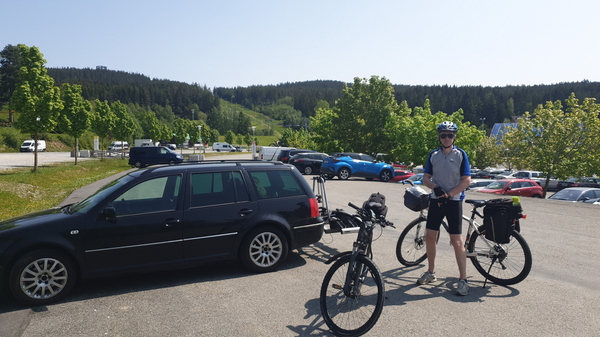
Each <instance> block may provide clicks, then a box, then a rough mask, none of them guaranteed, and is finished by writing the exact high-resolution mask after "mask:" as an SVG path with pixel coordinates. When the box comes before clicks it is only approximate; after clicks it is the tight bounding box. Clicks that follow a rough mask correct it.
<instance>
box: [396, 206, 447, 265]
mask: <svg viewBox="0 0 600 337" xmlns="http://www.w3.org/2000/svg"><path fill="white" fill-rule="evenodd" d="M426 223H427V219H426V218H422V217H419V218H416V219H415V220H413V221H412V222H411V223H409V224H408V225H407V226H406V228H404V230H403V231H402V234H400V237H399V238H398V243H396V258H397V259H398V261H399V262H400V263H401V264H403V265H405V266H407V267H410V266H416V265H418V264H419V263H421V262H423V261H425V259H426V258H427V251H426V250H425V233H426V230H425V225H426ZM444 227H445V223H444ZM439 240H440V235H439V232H438V237H437V240H436V243H437V242H438V241H439Z"/></svg>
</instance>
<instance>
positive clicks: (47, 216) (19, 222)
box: [0, 207, 69, 232]
mask: <svg viewBox="0 0 600 337" xmlns="http://www.w3.org/2000/svg"><path fill="white" fill-rule="evenodd" d="M67 216H69V215H68V214H65V213H63V212H62V211H61V208H59V207H56V208H50V209H46V210H43V211H39V212H33V213H28V214H24V215H20V216H17V217H14V218H10V219H6V220H2V221H0V232H4V231H7V230H9V229H13V228H17V227H24V226H35V225H39V224H41V223H44V222H49V221H52V220H55V219H59V218H62V217H67Z"/></svg>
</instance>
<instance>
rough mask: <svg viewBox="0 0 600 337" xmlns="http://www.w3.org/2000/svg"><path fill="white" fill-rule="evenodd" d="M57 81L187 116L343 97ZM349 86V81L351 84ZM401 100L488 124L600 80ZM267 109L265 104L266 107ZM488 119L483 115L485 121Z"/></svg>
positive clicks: (407, 89) (76, 78)
mask: <svg viewBox="0 0 600 337" xmlns="http://www.w3.org/2000/svg"><path fill="white" fill-rule="evenodd" d="M48 74H49V75H50V76H52V77H53V78H54V80H55V81H56V85H60V84H62V83H71V84H81V85H82V86H83V96H84V98H85V99H88V100H94V99H99V100H107V101H109V102H113V101H116V100H120V101H121V102H122V103H125V104H127V103H133V104H139V105H141V106H148V107H151V106H152V105H154V104H157V105H160V106H163V107H166V106H170V107H171V109H172V110H173V113H174V114H175V115H176V116H186V115H188V114H189V113H190V111H191V110H192V109H194V110H195V111H198V112H204V113H208V112H210V111H213V110H215V111H216V110H219V107H220V104H219V98H222V99H224V100H227V101H230V102H232V103H237V104H241V105H244V106H246V107H248V108H250V109H253V110H256V111H261V107H265V106H270V105H274V107H275V108H277V107H279V106H280V105H277V104H278V103H281V102H283V103H284V104H289V105H291V104H293V109H295V110H297V111H299V112H300V113H301V115H302V117H304V118H306V117H310V116H314V114H315V107H316V105H317V103H318V102H319V101H321V100H322V101H326V102H328V103H329V104H330V106H333V105H334V104H335V101H336V100H337V99H339V98H341V97H342V89H343V87H344V82H340V81H326V80H316V81H306V82H295V83H281V84H278V85H254V86H249V87H235V88H214V89H213V90H212V91H211V90H210V89H209V88H207V87H205V86H204V87H201V86H199V85H196V84H187V83H182V82H176V81H170V80H162V79H151V78H149V77H147V76H145V75H141V74H134V73H127V72H124V71H114V70H106V69H89V68H86V69H76V68H48ZM348 85H351V84H348ZM394 90H395V96H396V99H397V101H398V102H402V101H406V102H407V103H408V106H409V107H411V108H413V107H416V106H423V103H424V102H425V100H426V99H429V101H430V105H431V109H432V111H433V112H434V113H435V112H438V111H443V112H445V113H447V114H451V113H453V112H455V111H457V110H458V109H463V111H464V113H465V119H466V120H467V121H470V122H471V123H473V124H476V125H480V124H481V123H482V121H484V122H485V124H486V125H487V126H488V127H491V126H492V125H493V124H494V123H501V122H504V121H506V120H509V119H510V118H511V117H512V116H519V115H522V114H523V113H524V112H525V111H529V112H533V110H535V108H536V107H537V106H538V104H544V103H546V102H547V101H557V100H561V101H564V100H565V99H566V98H568V97H569V95H570V94H571V93H575V95H576V96H577V98H579V99H580V100H583V99H584V98H588V97H590V98H596V99H597V100H598V101H600V82H589V81H582V82H570V83H558V84H550V85H533V86H524V85H520V86H505V87H484V86H448V85H433V86H415V85H394ZM263 110H264V109H263ZM483 118H485V120H483Z"/></svg>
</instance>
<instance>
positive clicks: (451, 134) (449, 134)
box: [440, 133, 456, 139]
mask: <svg viewBox="0 0 600 337" xmlns="http://www.w3.org/2000/svg"><path fill="white" fill-rule="evenodd" d="M454 136H456V135H455V134H453V133H441V134H440V138H441V139H446V137H448V139H452V138H454Z"/></svg>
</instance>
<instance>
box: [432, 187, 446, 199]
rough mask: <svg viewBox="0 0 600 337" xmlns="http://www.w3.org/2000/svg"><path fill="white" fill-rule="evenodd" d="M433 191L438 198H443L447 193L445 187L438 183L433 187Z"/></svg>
mask: <svg viewBox="0 0 600 337" xmlns="http://www.w3.org/2000/svg"><path fill="white" fill-rule="evenodd" d="M433 193H434V194H435V196H436V197H438V198H442V197H444V196H445V195H446V191H444V189H443V188H442V186H440V185H437V186H436V187H435V188H434V189H433Z"/></svg>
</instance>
